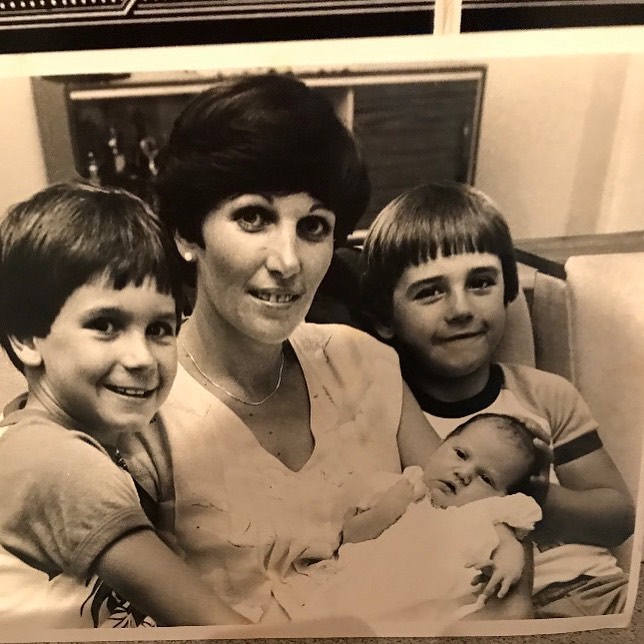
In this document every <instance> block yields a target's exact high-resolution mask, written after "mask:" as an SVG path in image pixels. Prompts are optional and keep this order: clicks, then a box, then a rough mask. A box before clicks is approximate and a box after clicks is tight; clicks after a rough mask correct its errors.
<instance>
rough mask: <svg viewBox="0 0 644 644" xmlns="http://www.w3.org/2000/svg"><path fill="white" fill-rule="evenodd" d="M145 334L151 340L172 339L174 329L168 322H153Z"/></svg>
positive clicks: (174, 332) (174, 333)
mask: <svg viewBox="0 0 644 644" xmlns="http://www.w3.org/2000/svg"><path fill="white" fill-rule="evenodd" d="M147 334H148V335H149V336H151V337H153V338H166V337H174V336H175V335H176V327H175V325H174V324H171V323H170V322H153V323H152V324H150V325H149V326H148V329H147Z"/></svg>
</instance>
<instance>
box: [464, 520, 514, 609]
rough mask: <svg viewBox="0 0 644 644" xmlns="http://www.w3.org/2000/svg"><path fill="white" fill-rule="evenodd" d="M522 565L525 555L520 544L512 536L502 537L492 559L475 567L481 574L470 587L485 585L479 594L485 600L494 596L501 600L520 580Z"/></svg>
mask: <svg viewBox="0 0 644 644" xmlns="http://www.w3.org/2000/svg"><path fill="white" fill-rule="evenodd" d="M504 527H505V526H504ZM524 565H525V553H524V550H523V545H522V544H521V542H520V541H518V540H517V539H515V538H514V537H513V536H507V537H502V538H501V539H500V542H499V545H498V546H497V548H496V550H495V551H494V552H493V553H492V558H491V559H490V560H489V561H487V562H485V563H484V564H483V565H482V566H481V565H480V566H477V567H478V568H479V570H480V571H481V573H480V574H479V575H477V576H476V577H475V578H474V580H473V581H472V585H479V584H485V585H484V587H483V589H482V591H481V594H482V595H483V596H484V597H485V598H486V599H487V598H488V597H491V596H492V595H494V594H496V596H497V597H498V598H499V599H503V597H505V596H506V595H507V594H508V592H509V590H510V588H512V586H514V585H515V584H516V583H517V582H518V581H519V579H521V575H522V574H523V567H524Z"/></svg>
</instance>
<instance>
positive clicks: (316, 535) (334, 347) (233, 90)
mask: <svg viewBox="0 0 644 644" xmlns="http://www.w3.org/2000/svg"><path fill="white" fill-rule="evenodd" d="M158 193H159V211H160V214H161V216H162V218H163V219H164V220H165V221H166V222H167V223H168V225H169V226H170V227H171V229H172V230H173V232H174V234H175V238H176V240H177V245H178V247H179V250H180V252H181V254H182V256H183V258H184V260H185V261H186V265H187V266H188V268H191V269H193V271H194V273H195V275H196V283H195V284H196V298H195V303H194V310H193V312H192V315H191V316H190V317H189V319H188V320H187V321H186V322H185V323H184V325H183V327H182V330H181V334H180V336H179V343H178V344H179V356H180V357H179V362H180V366H179V372H178V376H177V379H176V381H175V384H174V388H173V391H172V393H171V394H170V397H169V399H168V402H167V403H166V406H165V407H164V410H163V413H162V415H161V421H160V422H159V431H158V432H156V433H153V432H147V433H146V435H145V436H138V437H135V438H134V439H133V440H132V441H131V442H130V444H129V445H124V446H123V450H124V452H125V454H126V457H127V459H128V461H129V464H130V468H131V470H132V471H133V473H134V474H135V476H136V478H138V479H139V480H141V482H142V483H144V484H145V485H146V487H148V488H149V489H150V490H152V491H154V494H155V497H156V498H157V499H159V501H160V507H161V515H162V519H161V523H162V524H163V528H164V529H165V530H167V531H168V532H169V533H173V534H174V535H175V537H176V540H177V541H178V545H179V547H180V548H181V549H182V550H183V553H184V554H185V556H186V558H187V560H188V561H189V562H190V563H191V564H193V565H195V566H197V567H198V568H199V569H200V570H201V572H202V573H203V575H204V576H205V577H206V579H207V580H208V581H209V582H210V583H212V584H213V586H214V587H215V588H216V589H217V591H218V592H220V593H221V595H222V596H223V597H225V598H226V599H228V601H229V602H230V603H231V605H233V606H234V607H235V609H236V610H238V611H239V612H240V613H242V614H243V615H244V616H246V617H248V618H249V619H251V620H253V621H259V620H272V619H280V618H285V617H286V615H285V612H284V611H285V610H286V611H288V606H289V605H290V602H291V601H297V597H298V595H299V594H301V593H303V592H304V591H305V590H304V588H303V587H301V586H300V584H301V583H305V582H306V576H305V575H298V574H297V572H298V571H302V570H303V569H305V568H306V567H307V566H308V565H309V564H310V563H311V562H315V561H319V560H324V559H327V558H329V557H331V556H332V555H333V553H334V552H335V550H336V549H337V547H338V545H339V544H340V540H341V530H342V524H343V520H344V517H345V514H348V513H351V511H352V509H354V508H355V501H356V499H354V498H352V497H353V494H352V492H351V485H349V480H350V478H351V477H353V476H357V475H359V474H361V473H365V472H366V473H368V472H371V471H375V470H386V471H391V472H399V471H400V467H401V461H402V464H403V465H410V464H417V463H416V461H415V460H414V459H413V456H412V455H413V454H424V453H427V452H431V451H433V450H434V449H435V446H436V445H437V444H438V439H437V437H436V435H435V434H434V432H433V430H432V429H431V428H430V427H429V426H428V424H427V422H426V421H425V419H424V417H423V415H422V413H421V412H420V409H419V408H418V406H417V404H416V402H415V400H414V399H413V397H412V396H411V394H410V393H409V392H408V390H407V388H406V386H404V385H403V382H402V379H401V375H400V370H399V367H398V361H397V359H396V356H395V354H394V352H393V351H392V350H391V349H389V348H388V347H385V346H384V345H382V344H380V343H378V342H376V341H375V340H373V339H372V338H370V337H369V336H367V335H365V334H363V333H361V332H359V331H356V330H355V329H351V328H350V327H344V326H340V325H310V324H306V323H303V320H304V316H305V315H306V313H307V311H308V309H309V306H310V305H311V301H312V299H313V296H314V295H315V292H316V289H317V287H318V285H319V284H320V281H321V280H322V278H323V277H324V275H325V273H326V271H327V269H328V267H329V263H330V261H331V257H332V255H333V250H334V242H335V243H338V242H340V241H341V240H343V239H344V238H345V237H346V235H347V234H348V233H349V232H350V231H351V230H352V229H353V226H354V224H355V222H356V221H357V219H358V218H359V217H360V215H361V214H362V213H363V211H364V209H365V207H366V204H367V201H368V197H369V182H368V178H367V174H366V170H365V166H364V163H363V161H362V160H361V158H360V156H359V153H358V151H357V148H356V145H355V142H354V141H353V138H352V137H351V134H350V133H349V132H348V131H347V130H346V129H345V127H344V126H343V125H342V124H341V123H340V121H339V120H338V118H337V116H336V115H335V113H334V111H333V109H332V107H331V106H330V105H329V104H328V103H327V102H326V100H325V99H324V98H323V97H321V96H320V95H318V94H317V93H316V92H315V91H313V90H311V89H310V88H308V87H307V86H306V85H304V84H303V83H301V82H300V81H298V80H296V79H295V78H292V77H288V76H279V75H265V76H250V77H246V78H243V79H241V80H239V81H236V82H227V83H223V84H221V85H220V86H217V87H216V88H213V89H211V90H208V91H206V92H204V93H202V94H200V95H199V96H197V97H196V98H195V99H194V100H193V101H192V102H191V103H190V104H189V105H188V106H187V108H186V109H185V110H184V112H183V113H182V114H181V115H180V116H179V118H178V119H177V121H176V123H175V126H174V129H173V131H172V134H171V136H170V139H169V143H168V146H167V149H166V151H165V156H164V158H163V160H162V163H161V169H160V175H159V186H158ZM401 513H402V510H401Z"/></svg>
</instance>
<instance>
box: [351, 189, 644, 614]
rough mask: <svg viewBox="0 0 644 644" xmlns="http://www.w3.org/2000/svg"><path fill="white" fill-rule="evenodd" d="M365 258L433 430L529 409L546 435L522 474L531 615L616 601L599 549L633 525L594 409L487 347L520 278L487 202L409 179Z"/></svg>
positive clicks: (374, 231)
mask: <svg viewBox="0 0 644 644" xmlns="http://www.w3.org/2000/svg"><path fill="white" fill-rule="evenodd" d="M363 261H364V264H363V266H364V274H363V282H362V286H363V300H364V306H365V308H366V310H367V311H368V313H369V316H370V319H371V320H372V323H373V327H374V330H375V332H376V334H377V335H378V336H379V337H380V338H381V339H382V340H384V341H386V342H388V343H390V344H391V345H393V346H394V347H395V348H396V349H397V351H398V353H399V356H400V360H401V367H402V371H403V375H404V376H405V379H406V381H407V383H408V384H409V386H410V388H411V389H412V391H413V393H414V394H415V396H416V398H417V400H418V402H419V403H420V405H421V407H422V408H423V410H424V412H425V414H426V416H427V418H428V420H429V421H430V423H431V425H432V427H434V429H435V430H436V432H437V433H438V434H439V435H440V436H441V437H442V438H445V437H447V436H449V434H450V433H451V432H452V431H453V430H454V429H455V428H456V427H457V426H458V425H459V424H460V423H462V422H463V421H464V420H467V419H468V418H470V417H471V416H473V415H475V414H479V413H482V412H486V413H503V414H510V415H515V416H519V417H522V418H527V419H530V420H532V421H533V422H534V423H536V424H537V425H538V426H540V427H541V428H542V429H543V432H544V433H543V434H541V433H539V432H536V433H535V444H536V445H537V446H538V447H539V446H540V447H541V449H542V451H543V450H544V447H545V446H544V444H543V442H542V440H549V442H550V443H551V446H552V456H553V460H554V473H553V474H552V475H551V477H550V478H551V479H552V480H548V478H549V477H546V476H543V475H542V476H536V477H534V479H533V492H534V495H535V497H536V498H537V499H539V500H540V503H541V505H542V508H543V520H542V522H541V523H540V524H539V526H538V529H537V530H536V531H535V533H534V538H535V542H536V549H535V559H534V588H533V592H534V594H533V602H534V605H535V610H536V616H537V617H572V616H583V615H599V614H606V613H617V612H621V611H622V610H623V608H624V603H625V598H626V590H627V582H628V576H627V575H626V574H625V573H624V572H623V571H622V570H621V569H620V568H619V567H618V566H617V563H616V560H615V558H614V557H613V556H612V555H611V554H610V552H609V551H608V550H607V548H609V547H613V546H616V545H618V544H620V543H622V542H623V541H624V540H625V539H627V538H628V537H629V536H630V535H631V534H632V531H633V524H634V509H633V503H632V499H631V497H630V494H629V493H628V491H627V489H626V486H625V484H624V481H623V479H622V477H621V475H620V473H619V471H618V470H617V468H616V466H615V465H614V463H613V461H612V460H611V458H610V456H609V455H608V454H607V452H606V451H605V449H604V448H603V445H602V441H601V438H600V436H599V433H598V427H597V423H596V421H595V420H594V418H593V417H592V414H591V412H590V410H589V408H588V406H587V404H586V403H585V402H584V400H583V399H582V397H581V396H580V394H579V393H578V392H577V391H576V389H575V388H574V387H573V385H571V384H570V383H569V382H568V381H567V380H565V379H564V378H561V377H559V376H556V375H554V374H550V373H547V372H544V371H540V370H537V369H534V368H531V367H527V366H522V365H517V364H505V363H504V364H497V363H494V362H493V360H492V354H493V352H494V350H495V348H496V347H497V345H498V344H499V342H500V340H501V337H502V334H503V329H504V325H505V319H506V307H507V305H508V303H509V302H511V301H512V300H514V298H515V297H516V296H517V293H518V289H519V281H518V274H517V267H516V262H515V259H514V251H513V244H512V238H511V236H510V232H509V229H508V227H507V224H506V223H505V221H504V219H503V216H502V215H501V213H500V212H499V211H498V209H497V208H496V206H495V205H494V204H493V202H492V201H491V200H490V199H489V198H488V197H487V196H485V195H484V194H483V193H481V192H480V191H478V190H476V189H474V188H472V187H469V186H466V185H462V184H456V183H435V184H427V185H422V186H418V187H416V188H414V189H412V190H410V191H408V192H407V193H405V194H403V195H401V196H399V197H398V198H396V199H394V200H393V201H392V202H391V203H390V204H389V205H387V206H386V207H385V208H384V210H383V211H382V212H381V213H380V214H379V215H378V216H377V218H376V220H375V221H374V223H373V225H372V226H371V228H370V230H369V233H368V236H367V238H366V241H365V246H364V251H363ZM537 434H538V435H537ZM417 458H418V459H419V464H420V465H423V464H424V463H423V455H417ZM425 460H426V459H425Z"/></svg>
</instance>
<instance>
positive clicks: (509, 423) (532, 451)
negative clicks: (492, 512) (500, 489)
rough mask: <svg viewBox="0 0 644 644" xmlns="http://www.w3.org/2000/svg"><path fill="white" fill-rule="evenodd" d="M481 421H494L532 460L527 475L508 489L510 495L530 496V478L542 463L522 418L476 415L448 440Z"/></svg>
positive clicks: (458, 428) (485, 413) (484, 413)
mask: <svg viewBox="0 0 644 644" xmlns="http://www.w3.org/2000/svg"><path fill="white" fill-rule="evenodd" d="M481 420H491V421H493V422H494V424H495V425H496V427H497V428H498V429H500V430H501V431H503V432H504V434H505V437H506V438H507V439H508V440H510V441H512V443H514V445H515V446H516V447H518V448H519V449H520V450H521V451H522V452H523V453H524V454H525V455H526V456H527V457H528V458H529V459H530V466H529V467H528V470H527V471H526V473H525V475H524V476H523V477H522V478H521V479H519V480H518V481H515V482H514V484H513V485H511V486H510V488H509V489H508V494H515V493H517V492H523V494H527V495H528V496H530V494H531V489H530V477H531V476H534V475H536V474H538V473H539V465H540V462H539V458H538V450H537V448H536V447H535V446H534V443H533V438H534V434H533V433H532V432H531V431H530V430H529V429H528V428H527V427H526V425H525V423H524V422H523V421H522V420H521V419H520V418H517V417H516V416H510V415H509V414H498V413H491V412H483V413H480V414H475V415H474V416H472V417H471V418H468V419H467V420H466V421H464V422H462V423H461V424H460V425H458V427H456V429H454V431H452V432H451V433H450V435H449V436H448V438H450V437H452V436H458V435H459V434H460V433H461V432H463V431H464V430H465V429H467V428H468V427H469V426H470V425H473V424H474V423H477V422H478V421H481Z"/></svg>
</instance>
